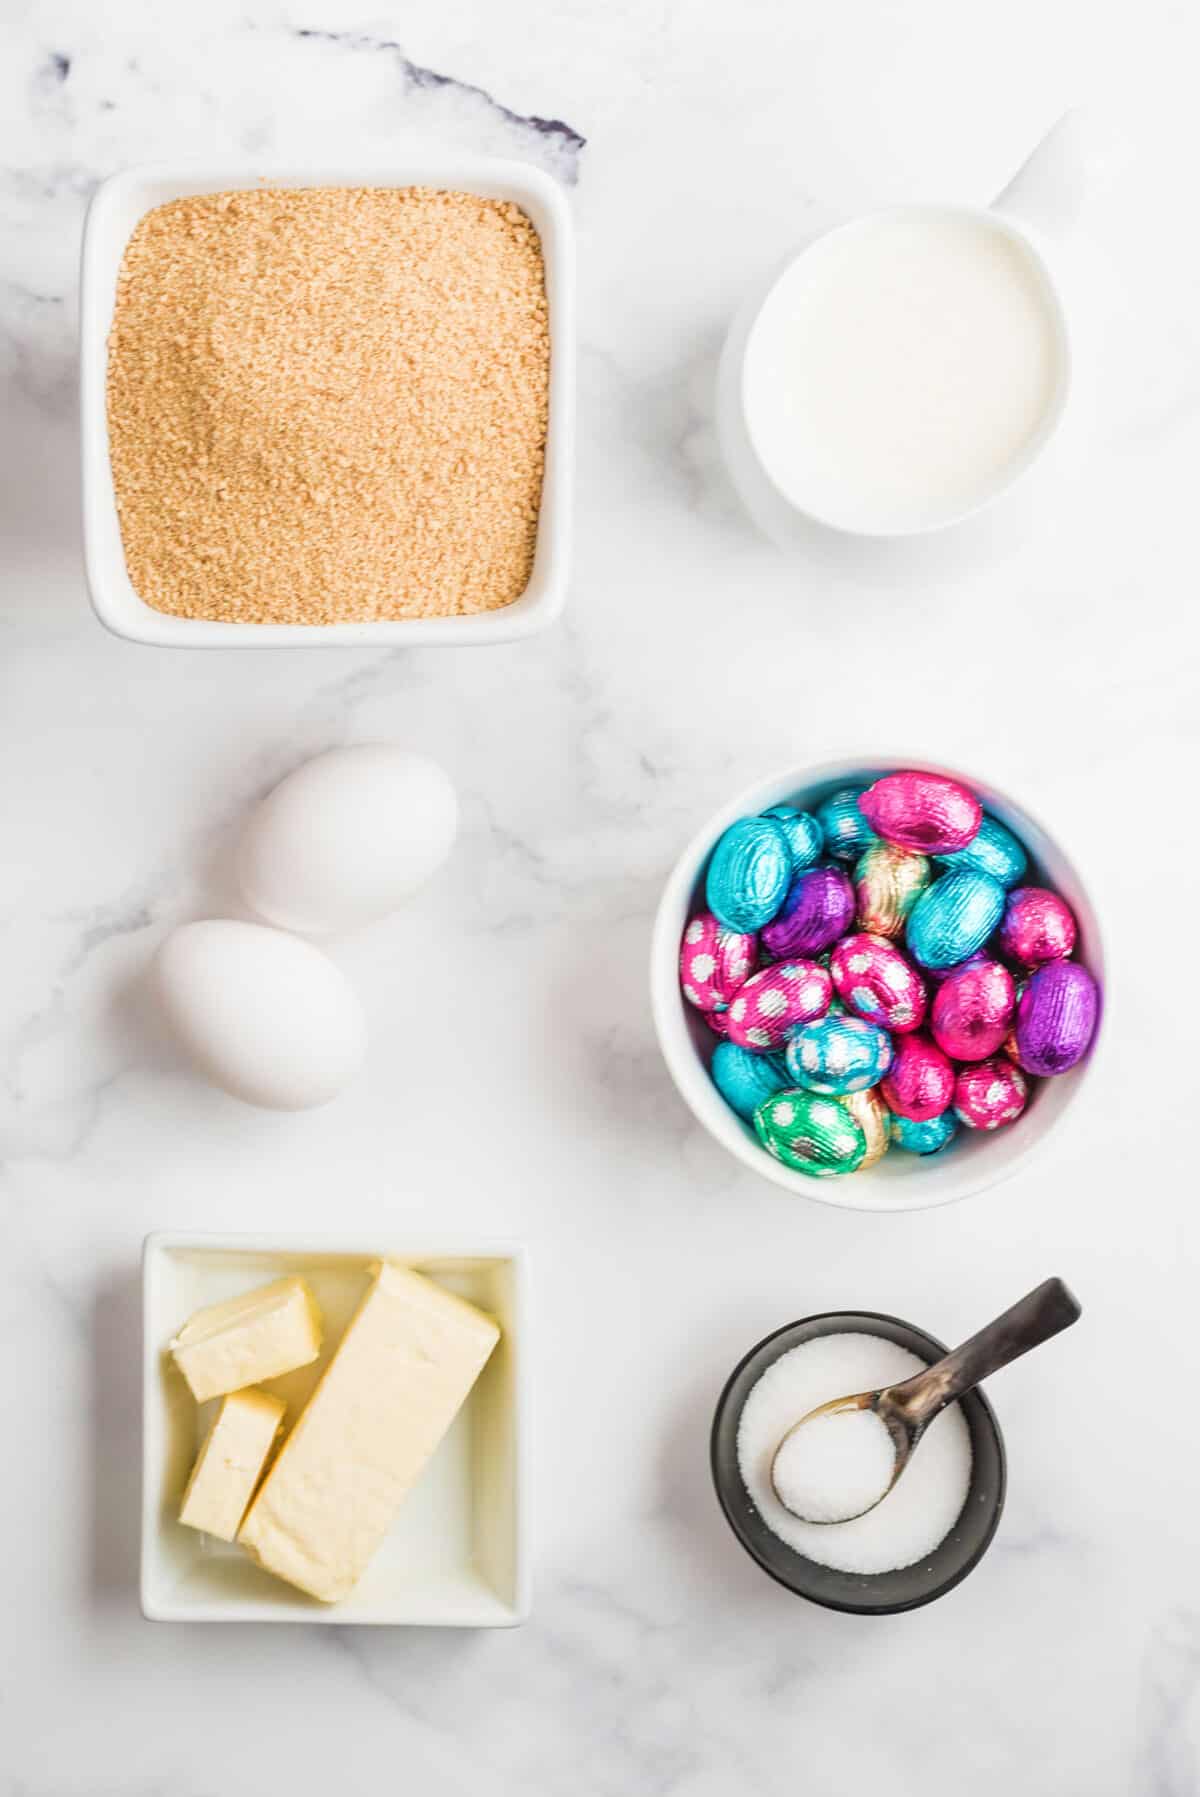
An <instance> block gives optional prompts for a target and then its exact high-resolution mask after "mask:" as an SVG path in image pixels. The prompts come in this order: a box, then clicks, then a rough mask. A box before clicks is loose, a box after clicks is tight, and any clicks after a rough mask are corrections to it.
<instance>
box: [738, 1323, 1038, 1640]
mask: <svg viewBox="0 0 1200 1797" xmlns="http://www.w3.org/2000/svg"><path fill="white" fill-rule="evenodd" d="M843 1319H845V1320H848V1321H855V1322H860V1323H861V1322H871V1323H890V1324H891V1325H892V1326H893V1328H896V1329H905V1330H907V1331H908V1333H909V1334H910V1335H914V1336H916V1337H917V1338H918V1339H919V1340H921V1341H923V1342H926V1343H927V1344H928V1346H929V1348H930V1349H931V1350H932V1353H933V1358H934V1360H940V1359H941V1358H942V1356H943V1355H945V1354H948V1353H949V1352H950V1350H949V1348H948V1347H947V1346H946V1344H945V1343H944V1342H942V1341H939V1340H938V1338H937V1336H936V1335H930V1333H929V1331H928V1330H927V1329H920V1328H918V1327H917V1325H916V1324H915V1323H910V1322H908V1321H906V1319H905V1318H904V1317H897V1316H893V1315H891V1313H890V1312H888V1311H886V1310H818V1311H815V1312H814V1313H813V1315H812V1316H810V1317H797V1318H796V1319H795V1321H794V1322H791V1323H783V1324H781V1325H780V1327H779V1328H778V1329H772V1330H771V1332H770V1334H769V1335H764V1336H763V1338H762V1340H761V1341H758V1342H755V1344H754V1346H753V1347H752V1348H748V1349H747V1351H746V1352H745V1353H744V1354H743V1355H742V1358H741V1359H740V1360H739V1361H738V1363H737V1365H736V1366H735V1367H734V1369H733V1371H732V1372H731V1373H730V1375H729V1377H728V1378H727V1379H726V1381H725V1383H724V1385H723V1386H722V1387H721V1395H720V1396H719V1397H718V1399H717V1403H716V1408H715V1409H714V1411H713V1420H712V1427H711V1429H710V1430H709V1437H708V1464H709V1471H710V1473H711V1475H712V1482H713V1489H714V1491H715V1492H716V1494H717V1502H718V1504H719V1505H720V1507H721V1514H722V1515H723V1516H724V1518H725V1521H726V1522H727V1523H728V1525H729V1529H730V1533H731V1534H732V1535H733V1537H734V1540H735V1541H736V1542H737V1543H738V1545H739V1546H740V1547H741V1549H742V1550H743V1552H744V1553H745V1554H747V1555H748V1556H749V1558H750V1559H751V1560H753V1562H754V1564H755V1565H756V1566H757V1567H758V1568H759V1570H760V1571H761V1572H765V1573H766V1575H767V1577H768V1578H769V1579H773V1580H774V1581H775V1583H776V1584H777V1585H781V1586H782V1587H783V1589H784V1590H785V1591H787V1592H789V1593H790V1594H791V1596H793V1597H799V1598H801V1599H803V1601H804V1602H805V1603H809V1604H819V1605H820V1607H821V1608H822V1609H823V1610H838V1611H840V1612H841V1613H842V1614H843V1615H848V1616H899V1615H902V1614H903V1613H904V1611H906V1610H921V1609H924V1607H925V1605H926V1604H931V1603H933V1602H935V1600H936V1599H937V1598H939V1597H945V1595H946V1593H947V1592H948V1591H953V1590H954V1587H955V1586H956V1585H961V1584H962V1582H963V1580H964V1579H965V1578H966V1577H967V1576H968V1574H970V1573H972V1572H974V1570H975V1568H976V1567H977V1566H978V1565H979V1562H980V1561H981V1560H982V1559H983V1556H984V1555H985V1554H986V1553H987V1551H988V1549H989V1547H991V1545H992V1542H993V1540H994V1539H995V1535H996V1530H997V1529H998V1528H999V1527H1000V1518H1001V1516H1003V1514H1004V1504H1005V1499H1006V1498H1007V1495H1008V1452H1007V1449H1006V1448H1005V1445H1004V1433H1003V1431H1002V1429H1001V1427H1000V1423H999V1421H998V1419H997V1416H996V1412H995V1411H994V1410H993V1408H992V1405H991V1401H990V1399H989V1398H988V1396H987V1393H986V1392H985V1391H984V1390H983V1387H982V1386H980V1385H976V1386H974V1387H973V1388H972V1389H971V1391H970V1392H968V1393H967V1394H966V1396H967V1397H971V1398H976V1399H978V1401H979V1407H980V1410H981V1411H982V1414H983V1418H984V1421H985V1422H986V1423H987V1425H988V1428H989V1429H990V1430H991V1433H992V1437H993V1439H994V1441H995V1444H996V1454H997V1459H998V1461H999V1470H998V1476H997V1481H996V1500H995V1505H994V1508H993V1511H992V1517H991V1521H990V1522H989V1524H988V1528H987V1531H986V1533H985V1535H984V1537H983V1539H982V1540H981V1541H980V1543H979V1545H978V1546H977V1547H976V1549H975V1551H974V1552H973V1553H972V1554H971V1555H970V1556H969V1557H968V1558H967V1559H966V1560H965V1561H964V1562H963V1564H962V1565H961V1566H960V1567H959V1568H958V1570H957V1571H956V1572H955V1573H953V1574H952V1575H951V1576H950V1577H949V1578H946V1579H943V1580H942V1581H941V1583H940V1584H938V1585H934V1586H932V1587H931V1588H930V1590H929V1591H927V1592H925V1593H924V1594H923V1595H922V1596H920V1597H913V1598H909V1599H908V1600H907V1601H905V1602H902V1603H895V1604H859V1603H855V1602H854V1601H853V1599H849V1598H848V1599H846V1600H845V1601H843V1600H841V1599H839V1598H830V1597H817V1596H816V1595H815V1594H814V1593H812V1592H809V1591H798V1590H797V1589H796V1587H795V1585H792V1584H789V1583H788V1581H787V1579H785V1578H784V1577H783V1576H782V1574H781V1573H778V1572H776V1571H775V1569H774V1567H772V1566H768V1565H767V1563H766V1561H765V1560H763V1559H760V1557H759V1555H758V1554H757V1553H756V1552H755V1550H754V1548H753V1546H752V1545H751V1543H750V1542H749V1541H748V1540H747V1539H746V1537H745V1536H744V1535H743V1533H742V1531H741V1529H740V1528H739V1527H738V1524H737V1520H736V1518H735V1516H734V1515H733V1512H732V1510H731V1508H730V1505H729V1504H728V1503H727V1502H726V1497H725V1487H724V1484H723V1482H722V1479H721V1476H720V1470H719V1468H718V1465H717V1434H718V1432H719V1430H720V1427H721V1424H722V1422H723V1421H724V1417H725V1410H726V1408H727V1406H728V1403H729V1395H730V1393H731V1392H732V1390H733V1387H734V1383H735V1381H736V1380H737V1379H738V1378H739V1377H740V1376H741V1374H742V1373H743V1372H744V1371H745V1369H746V1368H747V1367H748V1366H749V1364H750V1362H751V1361H752V1360H753V1359H754V1358H755V1357H756V1356H757V1355H759V1354H761V1353H762V1351H763V1349H764V1348H769V1347H770V1346H771V1344H772V1342H775V1341H778V1339H779V1337H780V1336H781V1335H790V1334H791V1333H792V1332H793V1330H796V1329H807V1328H809V1327H810V1325H811V1324H813V1323H830V1322H840V1321H842V1320H843ZM863 1333H867V1334H871V1333H874V1332H873V1331H864V1332H863ZM881 1339H883V1340H886V1339H887V1337H883V1338H881ZM795 1345H796V1346H797V1347H799V1346H800V1343H799V1342H797V1343H796V1344H795ZM775 1358H776V1359H778V1358H780V1356H778V1355H777V1356H775ZM769 1364H770V1365H774V1361H771V1362H770V1363H769ZM931 1364H932V1363H931ZM766 1371H767V1368H766V1367H765V1366H764V1368H763V1372H764V1373H765V1372H766ZM760 1377H761V1375H760ZM737 1476H738V1478H739V1479H740V1478H741V1470H740V1468H739V1469H738V1475H737ZM743 1489H744V1487H743ZM970 1495H971V1487H970V1486H969V1485H968V1487H967V1498H966V1499H965V1500H964V1505H963V1507H964V1509H965V1507H966V1503H967V1501H969V1499H970ZM960 1514H961V1513H960ZM954 1526H957V1525H954ZM943 1539H944V1537H943ZM783 1545H784V1546H785V1547H786V1546H787V1545H788V1544H787V1543H786V1542H784V1543H783ZM940 1545H941V1543H940V1542H939V1543H938V1546H939V1547H940ZM791 1551H792V1552H793V1553H794V1554H796V1558H797V1560H800V1561H803V1560H804V1559H805V1556H804V1555H803V1554H800V1553H796V1550H795V1549H794V1548H793V1549H792V1550H791ZM812 1564H816V1562H812ZM832 1570H834V1571H836V1570H837V1568H836V1567H835V1568H833V1569H832ZM897 1570H905V1569H904V1568H898V1569H897ZM848 1576H850V1575H848ZM854 1576H859V1577H864V1578H866V1577H870V1576H871V1575H870V1574H866V1573H864V1574H859V1575H854Z"/></svg>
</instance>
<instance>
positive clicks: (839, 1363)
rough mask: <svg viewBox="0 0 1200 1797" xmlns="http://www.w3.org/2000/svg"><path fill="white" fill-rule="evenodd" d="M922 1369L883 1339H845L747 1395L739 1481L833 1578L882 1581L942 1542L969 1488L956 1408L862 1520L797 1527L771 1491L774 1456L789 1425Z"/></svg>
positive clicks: (791, 1363)
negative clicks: (836, 1573) (869, 1576)
mask: <svg viewBox="0 0 1200 1797" xmlns="http://www.w3.org/2000/svg"><path fill="white" fill-rule="evenodd" d="M925 1364H926V1363H925V1362H924V1361H923V1360H919V1359H918V1358H917V1356H916V1355H915V1354H910V1353H909V1352H908V1350H907V1349H905V1348H900V1347H897V1346H896V1344H895V1343H894V1342H889V1341H885V1340H884V1339H883V1337H882V1336H878V1335H861V1334H856V1333H851V1332H847V1333H846V1334H844V1335H825V1336H820V1337H818V1338H816V1339H815V1340H813V1341H808V1342H802V1343H801V1344H800V1346H799V1347H796V1348H792V1349H790V1350H789V1351H788V1353H786V1354H783V1355H781V1356H780V1358H779V1359H778V1360H777V1361H776V1362H775V1363H774V1365H773V1366H770V1367H768V1368H767V1371H766V1372H765V1373H764V1374H763V1376H762V1378H761V1379H759V1381H758V1383H757V1384H756V1385H755V1386H754V1387H753V1389H752V1390H751V1392H750V1395H749V1397H748V1398H747V1399H746V1402H745V1405H744V1406H743V1408H742V1414H741V1417H740V1419H739V1421H738V1464H739V1466H740V1469H741V1474H742V1480H743V1483H744V1484H745V1487H746V1490H747V1491H748V1493H749V1494H750V1497H751V1499H752V1501H753V1503H754V1505H755V1508H756V1509H757V1510H758V1513H759V1515H760V1516H761V1517H762V1519H763V1521H764V1522H765V1523H766V1525H767V1527H768V1528H769V1529H770V1530H771V1531H772V1533H773V1534H775V1535H778V1536H779V1538H780V1540H781V1541H786V1542H787V1544H788V1546H789V1547H793V1548H795V1550H796V1552H797V1553H799V1554H804V1555H806V1556H807V1558H808V1559H810V1560H815V1561H817V1562H818V1563H819V1564H820V1565H821V1566H833V1567H837V1568H838V1569H839V1570H840V1571H842V1572H857V1573H873V1572H890V1571H892V1570H894V1569H895V1568H896V1567H900V1566H911V1565H912V1564H913V1563H914V1561H917V1560H921V1559H924V1557H925V1555H926V1554H929V1553H932V1552H933V1549H934V1548H935V1547H936V1546H937V1544H938V1542H939V1541H941V1540H943V1539H944V1537H945V1536H946V1535H948V1534H949V1533H950V1530H951V1529H952V1528H953V1527H954V1525H955V1523H956V1522H957V1521H958V1518H959V1515H960V1513H961V1511H962V1507H963V1505H964V1503H965V1502H966V1498H967V1491H968V1488H969V1486H970V1483H971V1437H970V1432H969V1430H968V1429H967V1425H966V1421H965V1419H964V1417H963V1414H962V1411H961V1409H960V1407H959V1406H958V1405H957V1404H952V1405H950V1407H949V1409H947V1410H944V1411H943V1412H942V1414H941V1415H940V1416H939V1417H936V1418H935V1419H934V1421H933V1422H932V1423H931V1424H930V1425H929V1428H928V1429H927V1430H926V1432H925V1434H924V1436H923V1437H922V1440H921V1442H920V1443H919V1445H918V1447H917V1450H916V1452H915V1453H914V1455H913V1457H912V1459H911V1461H910V1462H909V1464H908V1466H907V1468H906V1469H905V1471H904V1472H903V1473H902V1475H901V1477H900V1478H899V1480H898V1481H897V1483H896V1485H895V1488H894V1489H893V1490H892V1491H890V1492H889V1493H888V1495H887V1496H886V1497H885V1498H884V1500H883V1502H882V1503H881V1504H880V1505H879V1506H878V1508H877V1509H874V1510H871V1511H869V1512H868V1513H867V1515H866V1516H859V1517H856V1518H855V1519H854V1520H853V1521H852V1522H842V1523H829V1524H822V1523H811V1522H801V1521H800V1520H799V1518H798V1517H795V1516H792V1515H791V1514H790V1512H789V1511H787V1510H786V1509H785V1508H784V1506H783V1505H782V1504H781V1503H780V1501H779V1499H778V1498H777V1497H776V1496H775V1493H774V1491H773V1490H772V1488H771V1462H772V1460H773V1459H774V1457H775V1450H776V1449H777V1448H778V1446H779V1444H780V1442H781V1441H782V1440H783V1437H784V1435H785V1434H786V1433H787V1431H788V1430H789V1429H790V1428H791V1426H792V1424H793V1423H797V1422H799V1420H800V1418H801V1417H802V1416H804V1415H805V1414H806V1413H807V1412H808V1411H810V1410H815V1409H816V1407H817V1405H818V1404H827V1403H829V1402H831V1401H832V1400H833V1399H834V1398H844V1397H849V1396H851V1395H852V1394H853V1393H854V1392H860V1391H877V1390H879V1389H880V1388H881V1387H883V1386H886V1385H895V1384H897V1383H898V1382H899V1381H900V1380H902V1379H910V1378H911V1377H912V1375H913V1374H914V1373H919V1372H920V1371H921V1369H922V1368H923V1367H924V1366H925Z"/></svg>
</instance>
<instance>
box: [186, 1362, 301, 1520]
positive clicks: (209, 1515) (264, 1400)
mask: <svg viewBox="0 0 1200 1797" xmlns="http://www.w3.org/2000/svg"><path fill="white" fill-rule="evenodd" d="M285 1409H286V1405H285V1404H284V1401H283V1399H282V1398H276V1397H272V1395H271V1393H270V1392H268V1391H253V1390H251V1391H231V1392H230V1393H229V1396H228V1397H227V1398H224V1399H223V1400H222V1402H221V1408H220V1410H218V1412H217V1420H216V1422H215V1423H214V1424H213V1426H212V1428H211V1429H210V1430H209V1432H208V1435H207V1437H206V1438H205V1442H204V1446H203V1447H202V1448H201V1449H200V1453H199V1456H198V1458H197V1460H196V1464H195V1466H194V1467H193V1468H192V1476H191V1478H190V1479H189V1480H188V1482H187V1490H186V1491H185V1492H184V1494H183V1503H182V1505H181V1506H180V1510H179V1520H180V1522H182V1523H186V1524H187V1526H188V1528H189V1529H203V1531H204V1533H205V1534H206V1535H216V1536H217V1537H218V1538H219V1539H220V1540H221V1541H232V1540H233V1539H234V1537H235V1536H236V1534H237V1532H238V1524H239V1523H240V1522H241V1520H242V1518H243V1516H245V1514H246V1506H247V1504H248V1503H249V1502H250V1499H251V1498H252V1497H253V1496H254V1488H255V1486H256V1485H257V1484H258V1481H259V1479H260V1478H261V1476H262V1469H263V1467H264V1466H265V1465H266V1463H267V1455H268V1454H269V1453H270V1452H271V1444H272V1442H273V1441H274V1440H275V1437H276V1436H277V1435H278V1433H279V1428H280V1424H281V1422H282V1419H283V1413H284V1410H285Z"/></svg>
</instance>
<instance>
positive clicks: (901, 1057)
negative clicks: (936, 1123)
mask: <svg viewBox="0 0 1200 1797" xmlns="http://www.w3.org/2000/svg"><path fill="white" fill-rule="evenodd" d="M880 1090H881V1092H882V1093H883V1098H884V1103H885V1104H886V1105H887V1107H888V1109H889V1110H890V1111H895V1112H896V1114H897V1116H900V1117H909V1118H911V1119H912V1121H913V1122H914V1123H928V1122H929V1120H930V1118H931V1117H940V1116H941V1114H942V1112H943V1111H945V1110H948V1109H949V1106H950V1103H951V1101H952V1100H953V1097H954V1069H953V1067H952V1066H951V1065H950V1063H949V1061H948V1060H947V1059H946V1057H945V1055H944V1054H943V1053H942V1051H941V1049H940V1048H939V1047H938V1046H937V1044H936V1043H935V1042H931V1041H930V1040H929V1037H928V1036H921V1035H908V1036H901V1038H900V1040H899V1041H898V1042H897V1043H895V1045H894V1053H893V1055H892V1065H891V1067H890V1068H889V1070H888V1072H887V1075H886V1077H885V1078H884V1080H883V1083H882V1085H881V1087H880Z"/></svg>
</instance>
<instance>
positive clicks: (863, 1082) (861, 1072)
mask: <svg viewBox="0 0 1200 1797" xmlns="http://www.w3.org/2000/svg"><path fill="white" fill-rule="evenodd" d="M784 1060H785V1063H786V1065H787V1070H788V1073H789V1074H790V1075H791V1079H792V1084H793V1085H796V1086H803V1087H804V1088H805V1089H806V1090H807V1091H809V1092H821V1093H824V1094H825V1095H827V1096H832V1097H840V1096H841V1095H842V1094H844V1093H848V1092H865V1091H866V1090H867V1089H868V1088H869V1087H870V1086H877V1085H878V1084H879V1082H880V1080H881V1079H882V1078H883V1076H884V1074H885V1073H886V1072H887V1070H888V1068H889V1067H890V1066H891V1064H892V1039H891V1037H890V1036H889V1035H888V1033H887V1031H886V1030H882V1029H880V1027H879V1025H878V1024H876V1023H868V1022H867V1021H866V1019H865V1018H862V1017H833V1016H830V1015H828V1013H827V1014H826V1015H825V1016H824V1017H818V1018H817V1019H816V1020H815V1021H814V1022H812V1023H805V1024H802V1025H801V1026H800V1027H799V1029H796V1030H793V1032H792V1034H791V1035H790V1036H789V1038H788V1044H787V1049H786V1051H785V1054H784Z"/></svg>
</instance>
